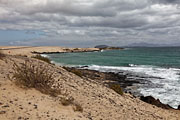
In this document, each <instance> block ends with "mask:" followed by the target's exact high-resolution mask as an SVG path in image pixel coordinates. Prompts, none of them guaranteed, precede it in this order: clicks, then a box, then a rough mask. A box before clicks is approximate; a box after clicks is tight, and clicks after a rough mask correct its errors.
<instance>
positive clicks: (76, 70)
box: [63, 67, 83, 77]
mask: <svg viewBox="0 0 180 120" xmlns="http://www.w3.org/2000/svg"><path fill="white" fill-rule="evenodd" d="M63 68H64V69H65V70H67V71H69V72H72V73H74V74H75V75H77V76H79V77H82V76H83V74H82V72H81V71H80V70H78V69H76V68H69V67H63Z"/></svg>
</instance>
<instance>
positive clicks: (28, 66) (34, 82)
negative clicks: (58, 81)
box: [13, 61, 60, 96]
mask: <svg viewBox="0 0 180 120" xmlns="http://www.w3.org/2000/svg"><path fill="white" fill-rule="evenodd" d="M13 70H14V73H13V79H14V80H15V83H16V84H17V85H19V86H21V87H23V88H35V89H37V90H39V91H40V92H42V93H44V94H49V95H51V96H57V95H58V94H60V91H58V90H55V89H52V88H51V87H52V85H53V83H54V81H55V80H54V78H53V73H52V72H51V71H50V70H49V69H47V67H46V66H42V65H34V64H33V63H32V62H30V61H25V63H21V64H20V65H18V64H14V65H13Z"/></svg>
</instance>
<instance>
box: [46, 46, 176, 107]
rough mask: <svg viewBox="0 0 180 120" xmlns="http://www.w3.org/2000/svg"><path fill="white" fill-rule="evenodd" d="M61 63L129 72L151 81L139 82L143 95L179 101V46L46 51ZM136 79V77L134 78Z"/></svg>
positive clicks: (171, 103) (173, 102) (165, 100)
mask: <svg viewBox="0 0 180 120" xmlns="http://www.w3.org/2000/svg"><path fill="white" fill-rule="evenodd" d="M48 56H49V57H50V59H51V60H52V61H54V62H56V63H59V64H61V65H73V66H81V65H86V66H88V67H87V68H88V69H93V70H99V71H105V72H119V71H124V72H125V73H128V74H129V73H131V74H133V75H134V76H141V80H143V79H142V78H144V79H146V80H149V81H151V82H152V85H151V86H148V85H145V86H140V87H139V89H138V90H139V91H140V92H141V93H142V94H143V95H145V96H146V95H152V96H153V97H155V98H158V99H160V100H161V101H162V102H163V103H167V104H170V105H171V106H173V107H175V108H176V107H177V106H178V105H179V104H180V47H167V48H126V49H124V50H107V51H103V52H87V53H61V54H49V55H48ZM137 79H138V78H137Z"/></svg>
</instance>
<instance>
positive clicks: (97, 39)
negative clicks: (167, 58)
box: [0, 0, 180, 46]
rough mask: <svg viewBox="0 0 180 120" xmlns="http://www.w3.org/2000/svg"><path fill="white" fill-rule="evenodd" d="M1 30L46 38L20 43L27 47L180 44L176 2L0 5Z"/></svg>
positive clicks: (71, 0) (17, 0)
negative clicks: (18, 31)
mask: <svg viewBox="0 0 180 120" xmlns="http://www.w3.org/2000/svg"><path fill="white" fill-rule="evenodd" d="M0 29H1V30H27V31H33V30H34V31H37V30H38V31H42V32H43V33H44V34H43V35H42V36H41V37H40V38H38V39H33V40H29V41H21V42H22V44H28V45H31V44H32V45H33V44H41V45H43V44H47V45H48V44H52V45H53V43H54V45H57V44H62V45H63V44H64V45H66V44H67V45H72V46H73V45H76V46H78V45H79V46H81V44H83V45H84V46H88V45H95V44H102V43H107V44H112V45H126V44H129V43H134V42H149V43H163V44H175V43H178V42H180V40H179V38H180V35H179V33H180V2H179V0H29V1H27V0H0ZM52 41H53V42H52ZM21 42H19V41H18V44H19V43H21Z"/></svg>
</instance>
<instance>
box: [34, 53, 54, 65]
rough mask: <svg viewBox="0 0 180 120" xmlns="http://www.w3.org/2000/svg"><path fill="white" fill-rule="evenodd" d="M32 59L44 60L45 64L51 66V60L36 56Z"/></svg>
mask: <svg viewBox="0 0 180 120" xmlns="http://www.w3.org/2000/svg"><path fill="white" fill-rule="evenodd" d="M32 58H36V59H38V60H42V61H44V62H47V63H49V64H51V61H50V60H49V58H46V57H43V56H41V55H36V56H33V57H32Z"/></svg>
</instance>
